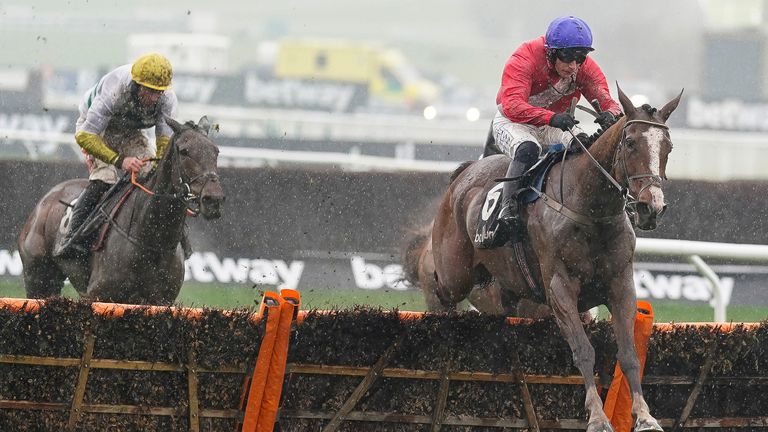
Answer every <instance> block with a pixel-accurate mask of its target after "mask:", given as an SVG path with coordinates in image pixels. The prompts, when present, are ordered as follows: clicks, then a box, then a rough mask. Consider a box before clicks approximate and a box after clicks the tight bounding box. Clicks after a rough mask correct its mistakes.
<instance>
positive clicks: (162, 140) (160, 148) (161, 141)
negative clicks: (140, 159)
mask: <svg viewBox="0 0 768 432" xmlns="http://www.w3.org/2000/svg"><path fill="white" fill-rule="evenodd" d="M170 142H171V137H169V136H166V135H162V136H159V137H157V139H156V140H155V144H156V145H157V151H156V152H155V157H157V158H158V159H162V158H163V156H164V155H165V149H167V148H168V143H170Z"/></svg>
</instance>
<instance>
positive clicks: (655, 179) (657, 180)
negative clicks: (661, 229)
mask: <svg viewBox="0 0 768 432" xmlns="http://www.w3.org/2000/svg"><path fill="white" fill-rule="evenodd" d="M632 124H647V125H649V126H653V127H658V128H662V129H667V130H668V129H669V126H667V125H665V124H664V123H658V122H653V121H649V120H629V121H627V122H626V123H625V124H624V127H622V128H621V140H619V145H617V146H616V151H615V152H614V154H613V163H612V164H611V170H612V171H613V169H614V168H615V167H616V164H617V163H618V161H617V159H618V158H619V152H621V170H622V171H623V172H624V181H625V183H626V184H627V186H626V187H625V188H624V192H623V194H624V196H625V198H629V200H628V201H627V203H626V207H627V208H628V209H629V211H630V212H632V213H637V205H638V204H639V203H640V201H639V198H640V196H641V195H642V194H643V192H644V191H645V190H646V189H648V188H649V187H651V186H658V187H661V182H662V180H663V178H662V177H661V176H660V175H657V174H652V173H641V174H634V175H629V173H628V172H627V152H626V151H624V146H625V145H626V141H627V127H628V126H629V125H632ZM646 178H649V179H651V181H650V182H648V183H647V184H645V185H643V186H642V187H641V188H640V191H638V192H637V198H635V197H633V196H632V195H631V194H630V193H629V185H630V182H631V181H632V180H639V179H646ZM611 179H613V176H611ZM614 181H615V180H614ZM666 209H667V206H666V205H665V206H664V207H663V208H662V210H661V212H660V213H659V214H658V215H657V216H658V217H661V215H662V214H664V212H665V211H666Z"/></svg>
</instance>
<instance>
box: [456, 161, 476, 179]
mask: <svg viewBox="0 0 768 432" xmlns="http://www.w3.org/2000/svg"><path fill="white" fill-rule="evenodd" d="M475 162H477V161H465V162H462V163H461V165H459V166H458V167H457V168H456V169H455V170H453V173H452V174H451V183H453V181H454V180H456V177H458V176H459V174H461V173H463V172H464V170H465V169H467V168H469V166H470V165H472V164H473V163H475Z"/></svg>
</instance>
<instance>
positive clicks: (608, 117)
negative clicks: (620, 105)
mask: <svg viewBox="0 0 768 432" xmlns="http://www.w3.org/2000/svg"><path fill="white" fill-rule="evenodd" d="M595 123H597V124H599V125H600V127H601V128H603V129H604V130H605V129H608V128H609V127H611V125H613V124H614V123H616V116H614V115H613V113H612V112H610V111H603V112H601V113H600V114H598V115H597V117H596V118H595Z"/></svg>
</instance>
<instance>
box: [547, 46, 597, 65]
mask: <svg viewBox="0 0 768 432" xmlns="http://www.w3.org/2000/svg"><path fill="white" fill-rule="evenodd" d="M588 54H589V49H587V48H563V49H558V50H555V57H557V59H558V60H560V61H561V62H563V63H570V62H573V61H575V62H576V63H578V64H582V63H584V62H585V61H586V60H587V55H588Z"/></svg>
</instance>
